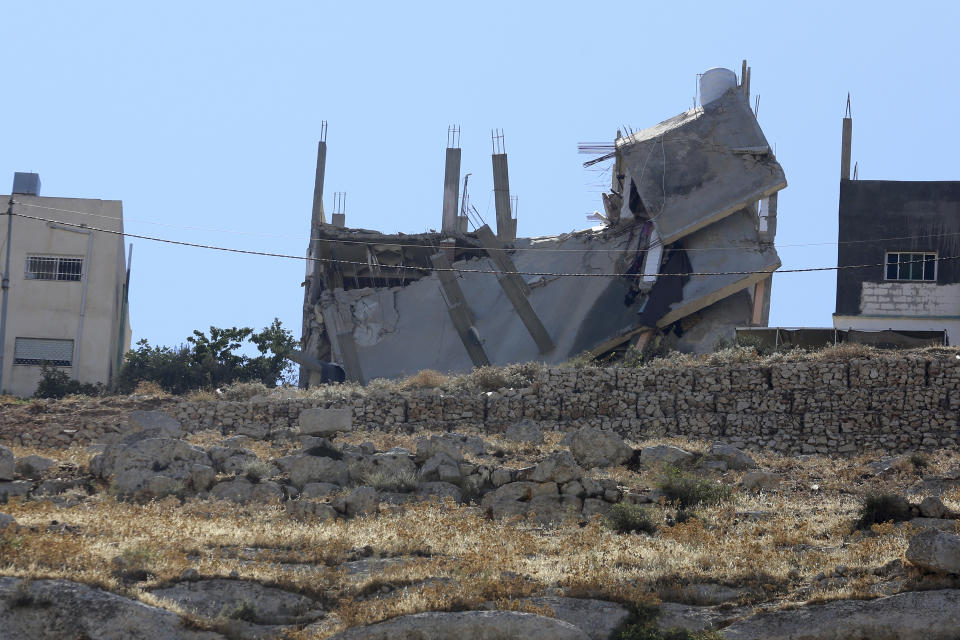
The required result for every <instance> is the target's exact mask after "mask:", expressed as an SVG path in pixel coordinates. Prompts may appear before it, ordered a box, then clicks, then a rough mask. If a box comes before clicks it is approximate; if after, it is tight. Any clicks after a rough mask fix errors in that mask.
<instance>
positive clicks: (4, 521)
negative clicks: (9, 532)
mask: <svg viewBox="0 0 960 640" xmlns="http://www.w3.org/2000/svg"><path fill="white" fill-rule="evenodd" d="M15 524H17V520H16V518H14V517H13V516H11V515H10V514H7V513H0V531H4V530H6V529H7V528H8V527H10V526H12V525H15Z"/></svg>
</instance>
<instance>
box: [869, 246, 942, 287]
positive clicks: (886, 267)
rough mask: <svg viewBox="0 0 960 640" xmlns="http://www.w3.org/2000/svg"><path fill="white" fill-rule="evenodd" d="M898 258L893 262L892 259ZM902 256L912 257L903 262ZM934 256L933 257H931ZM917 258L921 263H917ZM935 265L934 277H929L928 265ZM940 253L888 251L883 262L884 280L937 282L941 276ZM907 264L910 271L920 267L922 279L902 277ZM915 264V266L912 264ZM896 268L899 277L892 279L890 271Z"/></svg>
mask: <svg viewBox="0 0 960 640" xmlns="http://www.w3.org/2000/svg"><path fill="white" fill-rule="evenodd" d="M891 256H897V261H896V262H891V261H890V257H891ZM901 256H910V257H908V258H907V259H906V260H903V261H902V262H901ZM931 256H932V257H931ZM917 257H919V259H920V262H917ZM928 262H931V263H933V275H932V277H930V278H928V277H927V263H928ZM939 262H940V260H939V252H938V251H920V250H909V251H887V252H885V253H884V261H883V263H884V264H883V280H884V281H885V282H933V283H936V282H937V277H938V276H939V268H938V267H939ZM905 263H906V267H907V268H908V269H909V270H913V269H914V268H916V267H917V266H919V267H920V277H919V278H911V277H901V275H902V274H901V271H902V266H904V264H905ZM911 263H913V264H911ZM891 267H894V268H895V269H896V275H897V277H895V278H891V277H890V269H891Z"/></svg>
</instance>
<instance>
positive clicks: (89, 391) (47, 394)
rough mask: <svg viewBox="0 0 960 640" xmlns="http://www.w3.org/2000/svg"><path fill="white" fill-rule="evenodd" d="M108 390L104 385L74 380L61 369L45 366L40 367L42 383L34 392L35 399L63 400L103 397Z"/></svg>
mask: <svg viewBox="0 0 960 640" xmlns="http://www.w3.org/2000/svg"><path fill="white" fill-rule="evenodd" d="M105 392H106V388H105V387H104V386H103V385H102V384H99V383H98V384H89V383H86V382H80V381H79V380H73V379H72V378H70V375H69V374H68V373H67V372H66V371H64V370H63V369H61V368H59V367H53V366H49V365H43V366H41V367H40V382H39V383H38V384H37V390H36V391H34V393H33V397H34V398H63V397H65V396H72V395H83V396H102V395H103V394H104V393H105Z"/></svg>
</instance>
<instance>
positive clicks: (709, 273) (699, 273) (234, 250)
mask: <svg viewBox="0 0 960 640" xmlns="http://www.w3.org/2000/svg"><path fill="white" fill-rule="evenodd" d="M7 215H12V216H16V217H18V218H25V219H27V220H36V221H39V222H46V223H48V224H59V225H64V226H68V227H77V228H78V229H86V230H89V231H98V232H100V233H109V234H112V235H117V236H124V237H128V238H137V239H140V240H150V241H153V242H162V243H165V244H172V245H178V246H182V247H193V248H196V249H210V250H214V251H225V252H227V253H239V254H244V255H253V256H265V257H269V258H285V259H288V260H304V261H307V262H323V263H328V264H349V265H356V266H363V267H369V266H370V264H369V263H368V262H366V261H363V262H360V261H356V260H337V259H333V258H312V257H310V256H295V255H290V254H284V253H271V252H268V251H254V250H252V249H237V248H233V247H220V246H216V245H207V244H199V243H196V242H186V241H183V240H171V239H169V238H157V237H154V236H145V235H141V234H136V233H126V232H124V231H116V230H113V229H99V228H97V227H90V226H87V225H83V224H78V223H76V222H65V221H62V220H51V219H49V218H41V217H39V216H28V215H26V214H24V213H15V212H11V213H8V214H7ZM957 259H960V256H947V257H942V258H941V257H937V258H934V260H933V261H935V262H945V261H947V260H957ZM925 262H931V260H912V261H909V262H900V263H898V264H900V265H904V264H921V263H925ZM886 266H887V265H886V263H885V262H881V263H879V264H856V265H843V266H840V265H838V266H835V267H833V266H831V267H807V268H804V269H777V270H774V271H764V270H761V271H692V272H689V273H557V272H553V271H501V270H497V269H464V268H452V267H450V268H444V267H441V268H435V267H434V268H430V269H427V268H424V267H418V266H408V265H390V266H389V267H384V268H389V269H408V270H413V271H450V272H453V273H486V274H491V275H511V274H516V275H521V276H545V277H547V276H550V277H554V276H555V277H558V278H644V277H661V276H663V277H671V276H681V277H691V276H735V275H736V276H739V275H754V274H764V275H772V274H774V273H777V274H781V273H811V272H814V271H840V270H842V269H869V268H876V267H886Z"/></svg>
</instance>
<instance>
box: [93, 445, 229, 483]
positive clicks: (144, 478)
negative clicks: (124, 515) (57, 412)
mask: <svg viewBox="0 0 960 640" xmlns="http://www.w3.org/2000/svg"><path fill="white" fill-rule="evenodd" d="M195 465H200V466H208V467H209V466H212V465H211V461H210V458H209V457H208V456H207V454H206V452H204V450H203V449H201V448H199V447H194V446H192V445H190V444H188V443H186V442H184V441H183V440H176V439H172V438H145V439H143V440H137V441H135V442H133V443H130V444H123V443H118V444H112V445H108V446H107V447H106V449H104V452H103V453H101V454H100V455H97V456H95V457H94V458H93V459H92V460H91V461H90V472H91V473H92V474H93V475H94V476H96V477H99V478H103V479H105V480H107V479H109V480H110V481H111V484H112V486H113V489H114V490H115V491H116V492H117V493H118V494H119V495H123V496H127V495H133V494H135V493H136V492H138V491H139V490H140V489H141V488H143V486H144V485H145V484H146V483H147V482H148V481H149V480H150V479H151V478H153V477H154V476H165V477H167V478H172V479H174V480H177V481H180V482H182V483H183V484H184V486H187V485H189V484H191V482H190V480H191V476H192V474H193V472H194V466H195Z"/></svg>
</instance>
